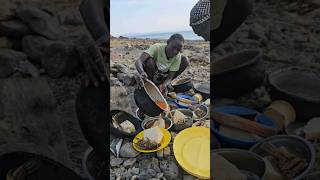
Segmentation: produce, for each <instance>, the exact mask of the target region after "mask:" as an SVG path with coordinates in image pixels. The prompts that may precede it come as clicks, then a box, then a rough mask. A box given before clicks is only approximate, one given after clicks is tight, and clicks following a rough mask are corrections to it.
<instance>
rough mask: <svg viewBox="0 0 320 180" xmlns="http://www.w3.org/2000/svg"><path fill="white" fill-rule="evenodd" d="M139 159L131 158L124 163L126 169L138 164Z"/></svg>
mask: <svg viewBox="0 0 320 180" xmlns="http://www.w3.org/2000/svg"><path fill="white" fill-rule="evenodd" d="M136 161H137V159H136V158H130V159H127V160H126V161H124V163H123V166H124V167H132V166H133V165H134V164H135V163H136Z"/></svg>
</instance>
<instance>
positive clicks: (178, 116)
mask: <svg viewBox="0 0 320 180" xmlns="http://www.w3.org/2000/svg"><path fill="white" fill-rule="evenodd" d="M187 118H188V117H187V116H186V115H184V114H183V113H182V112H180V111H179V110H176V111H175V113H174V115H173V118H172V121H173V124H182V123H184V122H185V119H187Z"/></svg>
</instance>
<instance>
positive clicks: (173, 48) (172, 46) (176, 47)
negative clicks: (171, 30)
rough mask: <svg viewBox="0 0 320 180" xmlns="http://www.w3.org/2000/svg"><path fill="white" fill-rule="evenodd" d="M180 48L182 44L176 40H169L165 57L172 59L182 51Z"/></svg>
mask: <svg viewBox="0 0 320 180" xmlns="http://www.w3.org/2000/svg"><path fill="white" fill-rule="evenodd" d="M182 48H183V42H182V41H180V40H178V39H174V40H171V41H170V42H169V43H168V45H167V56H168V57H169V58H173V57H174V56H176V55H177V54H178V53H179V52H181V51H182Z"/></svg>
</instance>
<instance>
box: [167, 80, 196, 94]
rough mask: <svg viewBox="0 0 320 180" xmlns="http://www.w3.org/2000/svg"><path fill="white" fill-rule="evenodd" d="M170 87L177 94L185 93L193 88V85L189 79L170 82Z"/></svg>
mask: <svg viewBox="0 0 320 180" xmlns="http://www.w3.org/2000/svg"><path fill="white" fill-rule="evenodd" d="M171 85H172V87H173V88H174V92H177V93H180V92H181V93H182V92H187V91H189V90H190V89H192V88H193V83H192V79H191V78H181V79H175V80H173V81H172V83H171Z"/></svg>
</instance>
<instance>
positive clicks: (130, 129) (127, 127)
mask: <svg viewBox="0 0 320 180" xmlns="http://www.w3.org/2000/svg"><path fill="white" fill-rule="evenodd" d="M120 114H121V112H120V113H117V114H115V115H113V116H112V125H113V127H115V128H117V129H119V130H121V131H123V132H126V133H129V134H131V133H135V132H136V128H135V126H134V125H133V124H132V123H131V122H130V121H129V120H125V121H123V122H121V123H119V122H120V120H119V119H118V117H119V115H120Z"/></svg>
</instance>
